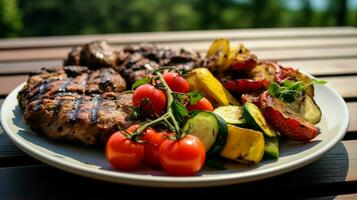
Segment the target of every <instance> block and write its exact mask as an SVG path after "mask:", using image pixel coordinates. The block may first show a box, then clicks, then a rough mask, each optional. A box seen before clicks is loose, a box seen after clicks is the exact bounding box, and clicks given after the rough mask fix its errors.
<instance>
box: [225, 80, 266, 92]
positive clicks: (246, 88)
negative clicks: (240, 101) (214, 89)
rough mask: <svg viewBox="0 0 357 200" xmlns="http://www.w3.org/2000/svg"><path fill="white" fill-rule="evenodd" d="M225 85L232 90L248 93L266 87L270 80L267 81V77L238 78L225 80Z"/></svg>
mask: <svg viewBox="0 0 357 200" xmlns="http://www.w3.org/2000/svg"><path fill="white" fill-rule="evenodd" d="M223 85H224V87H225V88H226V89H227V90H228V91H230V92H235V93H246V92H255V91H259V90H264V89H266V88H267V87H268V85H269V81H267V80H266V79H262V80H252V79H237V80H228V81H225V82H224V83H223Z"/></svg>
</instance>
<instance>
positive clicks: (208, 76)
mask: <svg viewBox="0 0 357 200" xmlns="http://www.w3.org/2000/svg"><path fill="white" fill-rule="evenodd" d="M187 81H188V82H189V83H190V88H191V90H198V91H201V92H203V93H205V97H206V98H208V99H209V100H210V101H211V103H212V104H213V105H214V106H215V107H216V106H228V105H240V104H239V102H238V101H237V100H236V99H235V98H234V97H233V96H232V95H231V94H230V93H229V92H228V91H227V90H226V89H225V88H224V86H223V85H222V84H221V83H220V82H219V81H218V80H217V79H216V78H215V77H214V76H213V74H212V73H211V72H210V71H209V70H208V69H206V68H197V69H194V70H192V71H191V73H190V74H189V75H188V77H187Z"/></svg>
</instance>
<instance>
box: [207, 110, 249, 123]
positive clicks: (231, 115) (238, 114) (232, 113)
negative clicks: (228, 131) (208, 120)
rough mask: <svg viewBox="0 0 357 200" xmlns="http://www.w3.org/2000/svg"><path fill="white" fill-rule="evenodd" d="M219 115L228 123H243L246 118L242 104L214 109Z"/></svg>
mask: <svg viewBox="0 0 357 200" xmlns="http://www.w3.org/2000/svg"><path fill="white" fill-rule="evenodd" d="M213 112H214V113H215V114H217V115H219V116H220V117H222V118H223V119H224V121H226V123H228V124H233V125H243V124H245V119H244V117H243V110H242V107H241V106H220V107H218V108H216V109H215V110H214V111H213Z"/></svg>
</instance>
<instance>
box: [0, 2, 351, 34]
mask: <svg viewBox="0 0 357 200" xmlns="http://www.w3.org/2000/svg"><path fill="white" fill-rule="evenodd" d="M326 1H327V2H328V7H327V10H316V9H315V8H314V7H313V6H312V5H311V0H301V1H300V2H301V4H300V5H301V6H300V8H298V9H292V8H289V6H288V4H287V1H284V0H269V1H266V0H175V1H170V0H130V1H126V0H115V1H113V0H86V1H79V0H34V1H26V0H18V1H16V0H0V30H1V31H0V37H13V36H45V35H72V34H97V33H119V32H146V31H174V30H201V29H235V28H260V27H261V28H264V27H298V26H336V25H341V26H344V25H357V11H356V10H351V9H350V10H348V9H347V0H339V1H336V0H326Z"/></svg>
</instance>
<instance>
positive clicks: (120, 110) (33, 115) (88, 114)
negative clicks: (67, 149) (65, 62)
mask: <svg viewBox="0 0 357 200" xmlns="http://www.w3.org/2000/svg"><path fill="white" fill-rule="evenodd" d="M125 88H126V83H125V81H124V79H123V78H122V77H121V75H120V74H119V73H117V72H116V71H115V70H114V69H112V68H101V69H97V70H89V69H88V68H87V67H81V66H66V67H56V68H51V69H42V70H40V71H39V72H37V73H33V74H32V75H31V76H30V78H29V79H28V81H27V84H26V86H25V87H24V88H23V89H22V90H21V91H20V92H19V94H18V99H19V102H20V106H21V108H22V109H23V110H24V120H25V122H26V123H27V124H28V125H29V127H30V128H31V129H33V130H35V131H37V132H39V133H42V134H44V135H46V136H48V137H49V138H52V139H63V140H72V141H81V142H83V143H85V144H88V145H91V144H96V143H97V142H98V140H99V139H101V140H102V141H105V140H106V138H107V137H108V135H110V134H111V133H113V132H114V131H115V130H116V127H117V126H124V127H126V126H127V125H128V124H130V122H131V121H130V119H129V118H130V115H131V109H130V106H132V103H131V95H129V94H121V93H119V92H121V91H123V90H125Z"/></svg>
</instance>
